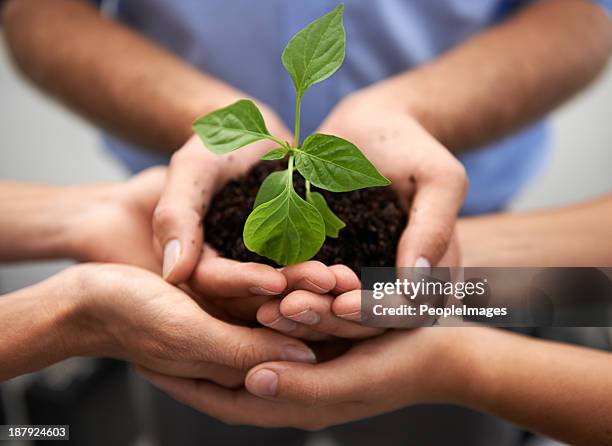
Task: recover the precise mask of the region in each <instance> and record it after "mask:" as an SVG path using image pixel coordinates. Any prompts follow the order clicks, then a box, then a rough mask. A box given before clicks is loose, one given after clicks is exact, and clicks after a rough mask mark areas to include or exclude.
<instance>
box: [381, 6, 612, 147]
mask: <svg viewBox="0 0 612 446" xmlns="http://www.w3.org/2000/svg"><path fill="white" fill-rule="evenodd" d="M577 36H580V37H579V38H578V37H577ZM611 48H612V27H611V26H610V20H609V18H608V16H607V15H606V13H605V12H604V11H603V10H602V9H601V8H600V7H599V6H597V5H596V4H595V3H594V2H591V1H585V0H545V1H540V2H534V4H533V5H531V6H529V7H527V8H526V9H525V10H524V11H522V12H519V13H518V14H517V15H516V16H514V17H512V18H510V19H509V20H507V21H506V22H504V23H502V24H500V25H499V26H496V27H494V28H492V29H491V30H489V31H485V32H483V33H481V34H479V35H477V36H476V37H474V38H472V39H469V40H468V41H466V42H465V43H464V44H462V45H460V46H458V47H456V48H455V49H452V50H451V51H449V52H448V53H446V54H444V55H443V56H441V57H440V58H438V59H437V60H434V61H433V62H432V63H430V64H427V65H425V66H423V67H422V68H419V69H416V70H413V71H409V72H407V73H404V74H401V75H399V76H396V77H394V78H392V79H390V80H388V81H385V82H382V83H381V84H379V86H375V87H374V88H379V89H380V91H381V92H385V93H384V94H385V95H387V96H388V97H389V98H390V99H389V100H390V101H392V102H399V103H400V106H401V107H403V108H404V109H405V111H407V112H408V113H409V114H411V115H413V116H415V117H416V118H417V120H419V121H420V122H421V124H422V125H423V126H424V127H425V128H426V129H427V130H428V131H429V132H430V133H432V134H433V136H434V137H436V138H437V139H438V140H439V141H441V142H442V143H443V144H444V145H445V146H447V147H448V148H450V149H451V150H452V151H454V152H457V151H462V150H466V149H470V148H475V147H478V146H481V145H483V144H485V143H488V142H491V141H494V140H496V139H498V138H500V137H502V136H504V135H507V134H509V133H511V132H513V131H515V130H517V129H519V128H521V127H522V126H524V125H526V124H529V123H530V122H533V121H534V120H536V119H538V118H541V117H542V116H544V115H545V114H546V113H548V112H549V111H551V110H552V109H553V108H554V107H556V106H557V105H559V104H560V103H562V102H563V101H565V100H567V99H568V98H570V97H571V96H572V95H573V94H575V93H576V92H578V91H579V90H580V89H581V88H583V87H584V86H585V85H587V84H588V83H589V82H590V81H591V80H593V78H594V77H595V76H596V75H597V74H598V73H599V72H600V71H601V69H602V67H603V66H604V65H605V63H606V61H607V59H608V56H609V53H610V50H611Z"/></svg>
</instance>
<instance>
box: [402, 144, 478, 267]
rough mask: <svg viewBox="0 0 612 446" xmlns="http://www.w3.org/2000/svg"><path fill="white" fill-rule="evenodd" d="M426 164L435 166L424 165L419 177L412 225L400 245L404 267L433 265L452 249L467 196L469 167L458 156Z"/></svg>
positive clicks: (406, 230)
mask: <svg viewBox="0 0 612 446" xmlns="http://www.w3.org/2000/svg"><path fill="white" fill-rule="evenodd" d="M448 156H449V157H450V156H451V155H450V154H449V155H448ZM438 165H444V166H445V167H444V168H440V167H437V166H438ZM425 167H430V168H431V169H427V168H424V169H423V171H422V172H421V173H420V174H419V175H417V176H416V177H415V180H416V192H415V195H414V198H413V201H412V206H411V208H410V217H409V220H408V226H407V227H406V229H405V230H404V233H403V234H402V236H401V238H400V241H399V245H398V252H397V266H400V267H401V266H404V267H415V266H416V267H429V266H432V265H436V264H437V263H438V262H439V261H440V259H441V258H442V257H443V256H444V254H445V252H446V250H447V249H448V245H449V243H450V240H451V237H452V234H453V228H454V225H455V220H456V218H457V214H458V212H459V209H460V207H461V205H462V203H463V198H464V196H465V191H466V188H467V179H466V176H465V169H464V168H463V166H462V165H461V164H460V163H459V162H458V161H457V160H455V159H454V158H453V159H452V160H450V159H448V160H447V159H445V160H444V163H441V162H439V161H438V162H436V163H432V165H431V166H425Z"/></svg>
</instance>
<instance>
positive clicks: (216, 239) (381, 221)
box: [205, 161, 407, 274]
mask: <svg viewBox="0 0 612 446" xmlns="http://www.w3.org/2000/svg"><path fill="white" fill-rule="evenodd" d="M285 165H286V161H279V162H270V161H266V162H262V163H259V164H258V165H256V166H255V167H253V169H252V170H251V171H250V172H249V173H248V174H247V175H245V176H243V177H241V178H239V179H237V180H234V181H231V182H229V183H228V184H227V185H226V186H225V187H224V188H223V189H222V190H221V191H220V192H219V193H218V194H217V195H216V196H215V198H214V200H213V202H212V204H211V208H210V210H209V211H208V213H207V215H206V218H205V233H206V241H207V243H209V244H210V245H211V246H212V247H213V248H215V250H217V252H219V254H220V255H222V256H223V257H227V258H231V259H234V260H240V261H243V262H260V263H266V264H269V265H274V266H276V265H275V264H274V262H272V261H271V260H268V259H266V258H263V257H261V256H259V255H257V254H255V253H253V252H251V251H249V250H248V249H247V248H246V247H245V246H244V243H243V242H242V230H243V228H244V223H245V222H246V219H247V217H248V216H249V214H250V213H251V211H252V209H253V203H254V201H255V196H256V195H257V191H258V189H259V186H260V185H261V183H262V181H263V180H264V178H265V177H266V176H267V175H268V174H269V173H270V172H272V171H275V170H281V169H284V168H285ZM294 185H295V189H296V191H297V192H298V193H299V194H300V195H301V196H302V197H303V196H304V192H305V190H304V180H303V178H302V177H301V176H300V175H299V174H296V175H295V176H294ZM313 190H317V191H318V192H321V193H322V194H323V195H324V196H325V199H326V200H327V203H328V205H329V207H330V208H331V209H332V210H333V211H334V212H335V213H336V215H338V217H340V218H341V219H342V220H343V221H344V222H345V223H346V227H345V228H344V229H342V230H341V231H340V236H339V237H338V238H337V239H333V238H329V237H328V238H327V239H326V240H325V244H324V245H323V247H322V248H321V250H320V251H319V253H318V254H317V255H316V257H315V258H314V260H319V261H321V262H323V263H325V264H326V265H334V264H337V263H341V264H344V265H347V266H348V267H350V268H351V269H352V270H353V271H355V272H356V273H357V274H360V271H361V267H362V266H394V265H395V257H396V249H397V243H398V241H399V237H400V235H401V232H402V229H403V228H404V226H405V225H406V218H407V217H406V212H405V211H404V210H403V209H402V207H401V205H400V203H399V200H398V197H397V195H396V194H395V193H394V192H393V191H392V190H391V189H390V188H389V187H377V188H369V189H360V190H357V191H353V192H345V193H331V192H327V191H323V190H318V189H317V188H313Z"/></svg>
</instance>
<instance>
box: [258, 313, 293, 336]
mask: <svg viewBox="0 0 612 446" xmlns="http://www.w3.org/2000/svg"><path fill="white" fill-rule="evenodd" d="M265 325H266V326H268V327H270V328H273V329H275V330H278V331H282V332H285V333H289V332H290V331H293V330H295V329H296V328H297V324H296V323H295V322H293V321H292V320H289V319H287V318H284V317H282V316H280V317H279V318H278V319H276V320H274V321H273V322H270V323H269V324H265Z"/></svg>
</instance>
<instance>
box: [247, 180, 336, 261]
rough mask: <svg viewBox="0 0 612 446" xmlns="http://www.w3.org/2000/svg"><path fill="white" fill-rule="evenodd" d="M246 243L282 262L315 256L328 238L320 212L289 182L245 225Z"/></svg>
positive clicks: (302, 259) (256, 250) (261, 253)
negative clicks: (326, 237)
mask: <svg viewBox="0 0 612 446" xmlns="http://www.w3.org/2000/svg"><path fill="white" fill-rule="evenodd" d="M243 237H244V244H245V245H246V247H247V248H248V249H249V250H251V251H253V252H256V253H257V254H259V255H262V256H264V257H267V258H269V259H272V260H274V261H275V262H276V263H278V264H279V265H292V264H294V263H299V262H303V261H305V260H308V259H310V258H312V257H313V256H314V255H315V254H316V253H317V252H318V251H319V249H321V246H323V242H324V241H325V224H324V223H323V218H322V217H321V214H319V212H318V211H317V210H316V209H315V208H314V207H313V206H312V205H311V204H309V203H307V202H306V201H304V200H303V199H302V198H301V197H300V196H299V195H298V194H297V193H296V192H295V190H293V186H292V185H291V184H290V183H287V186H286V187H285V189H284V190H283V192H282V193H281V194H280V195H279V196H277V197H276V198H275V199H273V200H272V201H268V202H267V203H264V204H262V205H260V206H258V207H256V208H255V210H254V211H253V212H252V213H251V215H249V218H248V219H247V221H246V224H245V225H244V233H243Z"/></svg>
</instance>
